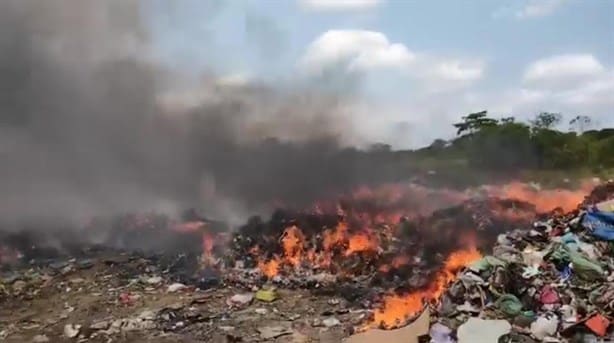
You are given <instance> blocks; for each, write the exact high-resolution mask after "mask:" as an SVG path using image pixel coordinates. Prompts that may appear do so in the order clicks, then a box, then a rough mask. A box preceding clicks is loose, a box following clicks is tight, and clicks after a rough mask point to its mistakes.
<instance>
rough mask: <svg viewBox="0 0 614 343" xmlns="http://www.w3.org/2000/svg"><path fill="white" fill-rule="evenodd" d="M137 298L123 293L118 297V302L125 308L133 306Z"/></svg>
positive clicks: (134, 295)
mask: <svg viewBox="0 0 614 343" xmlns="http://www.w3.org/2000/svg"><path fill="white" fill-rule="evenodd" d="M138 298H139V296H138V295H136V294H132V293H128V292H124V293H121V294H120V295H119V301H120V302H121V303H122V305H125V306H133V305H134V303H135V301H136V300H137V299H138Z"/></svg>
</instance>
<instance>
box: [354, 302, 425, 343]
mask: <svg viewBox="0 0 614 343" xmlns="http://www.w3.org/2000/svg"><path fill="white" fill-rule="evenodd" d="M429 323H430V313H429V310H428V309H426V310H424V312H422V314H421V315H420V316H419V317H418V318H417V319H416V320H415V321H414V322H413V323H411V324H409V325H407V326H405V327H403V328H400V329H395V330H379V329H372V330H369V331H366V332H361V333H359V334H356V335H354V336H350V337H349V338H347V339H345V340H344V341H343V342H345V343H374V342H375V343H384V342H386V343H418V342H419V341H418V339H419V337H421V336H424V335H426V334H428V332H429Z"/></svg>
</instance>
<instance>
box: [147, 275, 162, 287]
mask: <svg viewBox="0 0 614 343" xmlns="http://www.w3.org/2000/svg"><path fill="white" fill-rule="evenodd" d="M145 282H146V283H147V284H149V285H158V284H160V283H162V277H160V276H153V277H150V278H148V279H147V280H145Z"/></svg>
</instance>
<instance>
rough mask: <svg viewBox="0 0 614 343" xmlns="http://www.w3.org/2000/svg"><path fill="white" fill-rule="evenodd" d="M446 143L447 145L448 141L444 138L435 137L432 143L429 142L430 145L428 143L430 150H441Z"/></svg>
mask: <svg viewBox="0 0 614 343" xmlns="http://www.w3.org/2000/svg"><path fill="white" fill-rule="evenodd" d="M447 145H448V142H447V141H446V140H443V139H441V138H437V139H435V140H434V141H433V143H431V145H429V149H430V150H443V149H445V147H446V146H447Z"/></svg>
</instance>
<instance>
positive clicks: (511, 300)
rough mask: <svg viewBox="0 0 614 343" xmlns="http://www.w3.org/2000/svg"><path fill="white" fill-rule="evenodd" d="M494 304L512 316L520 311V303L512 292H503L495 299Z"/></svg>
mask: <svg viewBox="0 0 614 343" xmlns="http://www.w3.org/2000/svg"><path fill="white" fill-rule="evenodd" d="M495 306H496V307H497V308H498V309H499V310H500V311H501V312H503V313H504V314H505V315H507V316H509V317H514V316H516V315H518V314H520V312H521V311H522V303H521V302H520V300H518V298H517V297H516V296H515V295H513V294H504V295H503V296H501V297H500V298H499V299H498V300H497V301H496V303H495Z"/></svg>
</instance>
